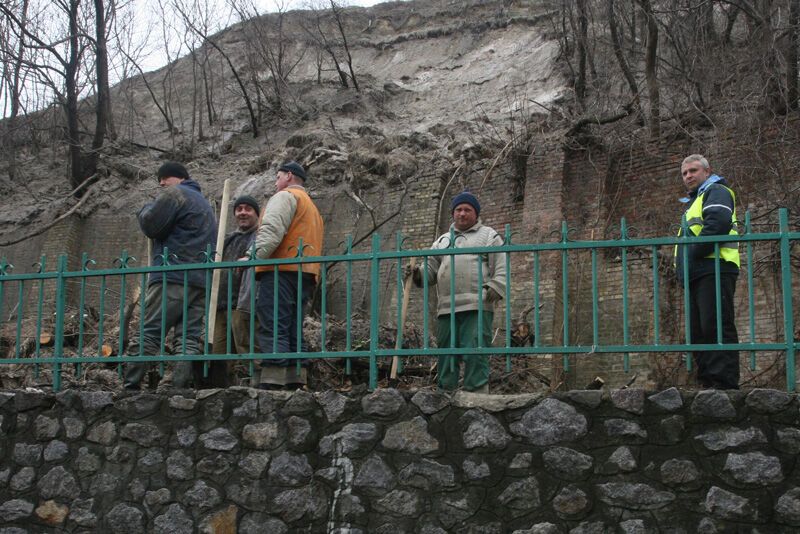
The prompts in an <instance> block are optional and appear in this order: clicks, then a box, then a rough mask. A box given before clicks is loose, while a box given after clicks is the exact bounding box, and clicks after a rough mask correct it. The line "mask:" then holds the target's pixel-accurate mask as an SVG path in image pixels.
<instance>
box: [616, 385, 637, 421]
mask: <svg viewBox="0 0 800 534" xmlns="http://www.w3.org/2000/svg"><path fill="white" fill-rule="evenodd" d="M611 402H612V404H613V405H614V407H615V408H619V409H620V410H625V411H626V412H630V413H635V414H639V415H641V414H643V413H644V390H643V389H639V388H628V389H615V390H612V391H611Z"/></svg>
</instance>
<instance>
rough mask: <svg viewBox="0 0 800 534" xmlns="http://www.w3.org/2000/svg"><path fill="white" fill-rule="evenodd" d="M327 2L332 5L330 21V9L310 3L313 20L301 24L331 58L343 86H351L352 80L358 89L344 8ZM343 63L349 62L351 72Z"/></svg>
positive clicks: (332, 1)
mask: <svg viewBox="0 0 800 534" xmlns="http://www.w3.org/2000/svg"><path fill="white" fill-rule="evenodd" d="M326 4H327V5H328V6H329V7H330V14H331V15H332V17H333V20H332V21H328V17H327V15H328V11H326V10H323V9H322V8H321V7H320V6H319V5H318V4H314V3H310V4H309V5H308V8H309V10H310V12H311V14H310V16H309V19H311V20H310V21H308V20H304V21H302V22H301V23H300V25H301V26H302V28H303V30H304V31H305V32H306V35H307V36H308V37H309V39H310V40H311V42H312V43H313V44H314V45H315V46H316V47H318V48H319V49H320V50H322V51H323V52H324V53H325V54H326V55H327V56H328V57H329V58H330V60H331V63H333V67H334V69H335V70H336V74H337V75H338V76H339V83H340V84H341V86H342V87H345V88H347V87H350V82H352V83H353V87H354V88H355V90H356V91H358V90H359V87H358V81H357V79H356V76H355V71H354V69H353V59H352V55H351V54H350V47H349V45H348V43H347V32H346V31H345V29H344V13H343V10H342V8H341V6H340V5H339V4H337V3H336V2H335V1H334V0H328V2H327V3H326ZM330 24H333V25H334V26H335V30H331V29H330V27H329V26H330ZM337 33H338V36H337ZM341 54H344V55H345V56H346V59H344V60H343V59H341ZM343 63H347V65H348V70H349V74H348V73H347V72H346V71H345V70H344V68H343V66H342V65H343ZM320 70H321V69H320Z"/></svg>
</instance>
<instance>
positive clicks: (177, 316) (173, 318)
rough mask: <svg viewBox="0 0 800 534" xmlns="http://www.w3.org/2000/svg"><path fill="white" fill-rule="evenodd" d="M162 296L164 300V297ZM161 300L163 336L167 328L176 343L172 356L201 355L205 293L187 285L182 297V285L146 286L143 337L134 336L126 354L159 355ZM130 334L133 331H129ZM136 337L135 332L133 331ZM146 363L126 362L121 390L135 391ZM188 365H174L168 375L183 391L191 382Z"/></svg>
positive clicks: (145, 370) (177, 363) (182, 363)
mask: <svg viewBox="0 0 800 534" xmlns="http://www.w3.org/2000/svg"><path fill="white" fill-rule="evenodd" d="M165 296H166V297H165ZM184 297H185V298H186V300H187V303H186V331H185V332H184V331H183V300H184ZM162 301H163V302H165V303H166V307H165V308H164V316H163V318H164V335H167V334H168V333H169V331H170V330H171V329H173V328H174V330H175V338H176V339H177V340H178V347H176V348H177V352H176V354H202V353H203V348H202V345H201V343H200V339H201V337H202V335H203V316H204V315H205V290H204V289H203V288H200V287H192V286H189V287H188V288H187V291H186V295H184V293H183V284H173V283H167V284H166V286H163V285H162V284H160V283H155V284H150V285H149V286H148V287H147V293H146V295H145V304H144V318H143V321H144V327H143V331H144V333H143V336H142V339H141V340H139V339H138V336H137V337H136V338H134V339H133V341H131V343H130V345H129V346H128V350H127V351H126V353H127V354H128V355H129V356H138V355H139V352H140V351H141V352H142V354H147V355H148V356H152V355H155V354H159V352H160V349H161V320H162V314H161V309H162ZM131 334H134V332H131ZM137 334H138V332H137ZM140 341H141V345H140ZM149 367H150V364H149V363H129V364H127V365H126V367H125V387H126V388H129V389H138V388H139V385H140V383H141V381H142V378H143V377H144V375H145V373H146V372H147V369H148V368H149ZM191 374H192V365H191V363H190V362H188V361H181V362H175V369H174V371H173V373H172V382H173V385H174V386H175V387H178V388H185V387H188V386H189V381H190V380H191Z"/></svg>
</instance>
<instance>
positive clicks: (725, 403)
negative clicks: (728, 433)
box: [691, 389, 736, 419]
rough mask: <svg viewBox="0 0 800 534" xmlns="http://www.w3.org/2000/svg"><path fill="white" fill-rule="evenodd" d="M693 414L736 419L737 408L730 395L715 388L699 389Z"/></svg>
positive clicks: (694, 402) (692, 409)
mask: <svg viewBox="0 0 800 534" xmlns="http://www.w3.org/2000/svg"><path fill="white" fill-rule="evenodd" d="M691 411H692V415H696V416H700V417H707V418H709V419H734V418H735V417H736V408H734V407H733V403H732V402H731V399H730V397H728V395H727V394H726V393H725V392H723V391H717V390H715V389H707V390H705V391H699V392H698V393H697V395H695V397H694V401H693V402H692V408H691Z"/></svg>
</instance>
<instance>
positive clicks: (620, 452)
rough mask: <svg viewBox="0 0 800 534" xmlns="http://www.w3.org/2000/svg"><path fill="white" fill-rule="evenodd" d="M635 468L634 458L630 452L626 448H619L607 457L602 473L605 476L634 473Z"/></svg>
mask: <svg viewBox="0 0 800 534" xmlns="http://www.w3.org/2000/svg"><path fill="white" fill-rule="evenodd" d="M636 467H637V464H636V458H634V456H633V453H632V452H631V450H630V449H629V448H628V447H619V448H617V449H616V450H615V451H614V452H613V453H611V456H609V457H608V460H607V461H606V463H605V465H604V468H603V470H602V472H603V473H606V474H616V473H630V472H631V471H635V470H636Z"/></svg>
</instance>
